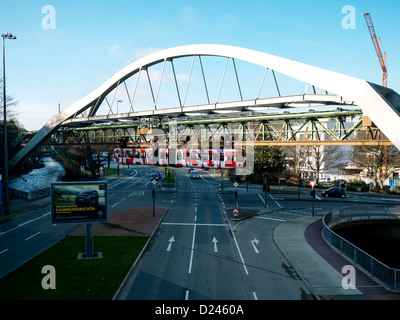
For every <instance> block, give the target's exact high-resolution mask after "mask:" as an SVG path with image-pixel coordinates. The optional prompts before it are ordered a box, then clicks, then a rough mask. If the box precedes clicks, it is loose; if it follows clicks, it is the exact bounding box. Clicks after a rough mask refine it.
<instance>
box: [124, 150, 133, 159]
mask: <svg viewBox="0 0 400 320" xmlns="http://www.w3.org/2000/svg"><path fill="white" fill-rule="evenodd" d="M125 157H127V158H132V157H133V151H132V150H126V151H125Z"/></svg>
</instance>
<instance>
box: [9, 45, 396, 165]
mask: <svg viewBox="0 0 400 320" xmlns="http://www.w3.org/2000/svg"><path fill="white" fill-rule="evenodd" d="M214 61H218V62H214ZM218 64H219V66H220V67H219V69H218V67H217V65H218ZM253 66H256V67H257V68H259V69H260V70H262V72H261V73H258V74H257V73H256V71H252V70H253V69H252V68H253ZM239 67H243V69H240V68H239ZM183 69H184V70H185V71H184V72H182V71H181V70H183ZM254 70H256V69H254ZM252 72H254V73H252ZM282 79H283V80H282ZM289 87H290V88H291V89H294V92H290V93H289V94H283V93H284V91H285V90H286V89H287V88H289ZM227 90H228V92H229V95H228V97H227V94H226V93H227ZM166 92H167V93H168V98H165V93H166ZM249 92H250V93H249ZM285 93H286V92H285ZM144 96H147V97H148V98H149V99H148V101H147V102H146V103H144V102H143V101H144V100H143V97H144ZM122 97H123V98H122ZM122 99H123V100H122ZM167 101H168V103H169V105H167V103H166V102H167ZM120 104H121V105H120ZM326 106H334V107H336V108H337V107H340V108H341V110H342V109H345V111H344V113H342V115H353V116H354V115H355V114H358V115H362V116H364V117H367V119H370V120H371V121H372V123H373V124H374V125H375V126H376V127H377V128H379V130H380V131H381V132H382V133H383V135H384V136H385V138H387V139H386V143H390V144H393V145H394V146H396V147H397V148H398V149H400V134H399V130H400V129H399V128H400V113H399V109H400V95H399V94H398V93H397V92H395V91H394V90H392V89H389V88H385V87H382V86H379V85H377V84H374V83H370V82H368V81H365V80H362V79H357V78H354V77H350V76H347V75H344V74H340V73H336V72H332V71H329V70H324V69H321V68H318V67H314V66H311V65H307V64H303V63H300V62H296V61H293V60H289V59H285V58H281V57H277V56H274V55H270V54H267V53H264V52H259V51H254V50H250V49H245V48H239V47H232V46H226V45H211V44H206V45H188V46H181V47H175V48H171V49H166V50H162V51H158V52H155V53H153V54H150V55H148V56H145V57H143V58H141V59H138V60H137V61H134V62H132V63H131V64H129V65H128V66H126V67H125V68H123V69H121V70H120V71H118V72H117V73H115V74H114V75H113V76H112V77H111V78H109V79H108V80H107V81H106V82H104V83H103V84H102V85H101V86H100V87H98V88H97V89H95V90H93V91H92V92H90V93H89V94H88V95H86V96H85V97H83V98H82V99H80V100H78V101H76V102H74V103H73V104H71V105H70V106H69V107H68V108H66V109H64V110H63V111H62V112H60V113H58V114H56V115H54V116H53V117H52V118H51V119H50V120H49V121H48V122H47V123H46V124H45V125H44V126H43V128H41V129H40V130H39V131H38V132H37V133H35V134H34V136H33V137H32V138H31V139H30V140H29V141H28V142H27V144H26V145H25V146H24V147H23V148H22V149H21V150H20V151H19V152H18V153H17V154H16V155H15V156H14V158H13V159H11V161H10V167H11V168H12V167H14V168H15V167H17V166H18V164H20V163H21V162H23V161H25V160H26V159H27V158H29V157H30V156H31V155H32V154H33V153H34V152H35V151H36V150H37V149H38V148H39V147H40V146H42V145H43V144H45V143H46V141H48V140H49V139H50V138H51V137H52V136H54V135H55V134H56V133H57V132H59V131H60V130H61V131H62V130H66V129H68V128H69V129H71V128H80V129H82V127H86V128H87V127H89V126H90V127H93V126H96V125H98V124H100V123H112V124H114V125H115V123H120V124H125V123H128V122H130V123H132V121H136V122H137V123H138V124H139V126H140V121H142V123H143V121H147V124H150V125H151V122H152V121H155V120H156V121H159V122H161V123H162V122H163V121H171V120H172V119H174V120H178V122H179V121H181V122H182V123H183V124H184V123H185V122H186V123H189V124H196V123H207V121H208V122H210V121H216V122H218V121H221V122H222V121H227V120H226V118H223V117H222V116H224V117H226V116H228V118H229V117H230V119H236V120H235V121H236V122H242V123H243V122H246V121H252V120H254V119H255V120H256V121H258V120H260V121H261V120H262V121H264V122H263V126H264V125H265V123H266V122H268V121H269V120H268V119H269V118H268V117H273V118H274V119H275V120H277V119H278V120H279V119H282V121H284V120H285V119H289V118H296V116H295V115H293V114H296V113H298V114H301V116H300V117H299V118H301V117H308V118H314V117H316V116H313V115H312V114H310V115H309V116H308V115H307V114H309V112H308V111H307V112H305V113H306V116H305V115H304V114H305V113H304V111H302V112H299V111H298V110H299V109H298V108H302V107H308V108H310V107H312V108H313V109H314V110H317V112H319V113H318V115H319V117H326V118H329V117H330V115H329V113H325V114H324V113H323V112H322V113H321V112H320V110H323V107H325V108H326ZM295 108H297V109H295ZM276 109H284V110H286V111H290V113H291V114H292V115H291V116H288V114H287V112H282V111H281V112H280V113H279V110H278V113H276ZM274 110H275V111H274ZM293 110H297V111H296V112H293ZM346 112H348V113H346ZM354 112H355V113H354ZM357 112H358V113H357ZM340 117H341V115H340ZM224 119H225V120H224ZM235 121H233V120H232V121H229V120H228V121H227V122H235ZM360 124H361V122H360V121H359V122H358V124H357V126H359V125H360ZM264 129H265V127H264ZM324 130H325V131H328V130H327V128H324ZM334 131H335V129H334ZM344 137H345V138H347V137H348V134H346V135H344ZM342 138H343V136H340V137H338V136H337V135H336V136H335V135H334V134H332V136H331V140H335V139H336V140H337V139H342ZM291 139H294V135H293V136H292V137H291ZM342 140H343V139H342ZM384 142H385V141H384Z"/></svg>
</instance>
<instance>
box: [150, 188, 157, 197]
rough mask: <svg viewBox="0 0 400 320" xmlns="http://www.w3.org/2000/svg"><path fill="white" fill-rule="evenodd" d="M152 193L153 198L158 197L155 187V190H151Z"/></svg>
mask: <svg viewBox="0 0 400 320" xmlns="http://www.w3.org/2000/svg"><path fill="white" fill-rule="evenodd" d="M151 195H152V197H153V198H155V197H156V190H155V189H153V190H152V191H151Z"/></svg>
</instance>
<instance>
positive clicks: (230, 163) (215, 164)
mask: <svg viewBox="0 0 400 320" xmlns="http://www.w3.org/2000/svg"><path fill="white" fill-rule="evenodd" d="M114 161H115V162H117V163H124V164H137V165H146V164H150V165H151V164H155V165H162V166H176V167H191V168H215V169H229V168H232V169H233V168H244V166H245V157H244V150H242V149H202V150H200V149H169V148H158V149H153V148H137V149H136V148H115V149H114Z"/></svg>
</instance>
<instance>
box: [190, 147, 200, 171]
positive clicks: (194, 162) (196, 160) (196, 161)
mask: <svg viewBox="0 0 400 320" xmlns="http://www.w3.org/2000/svg"><path fill="white" fill-rule="evenodd" d="M189 167H193V168H201V159H200V150H189Z"/></svg>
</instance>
